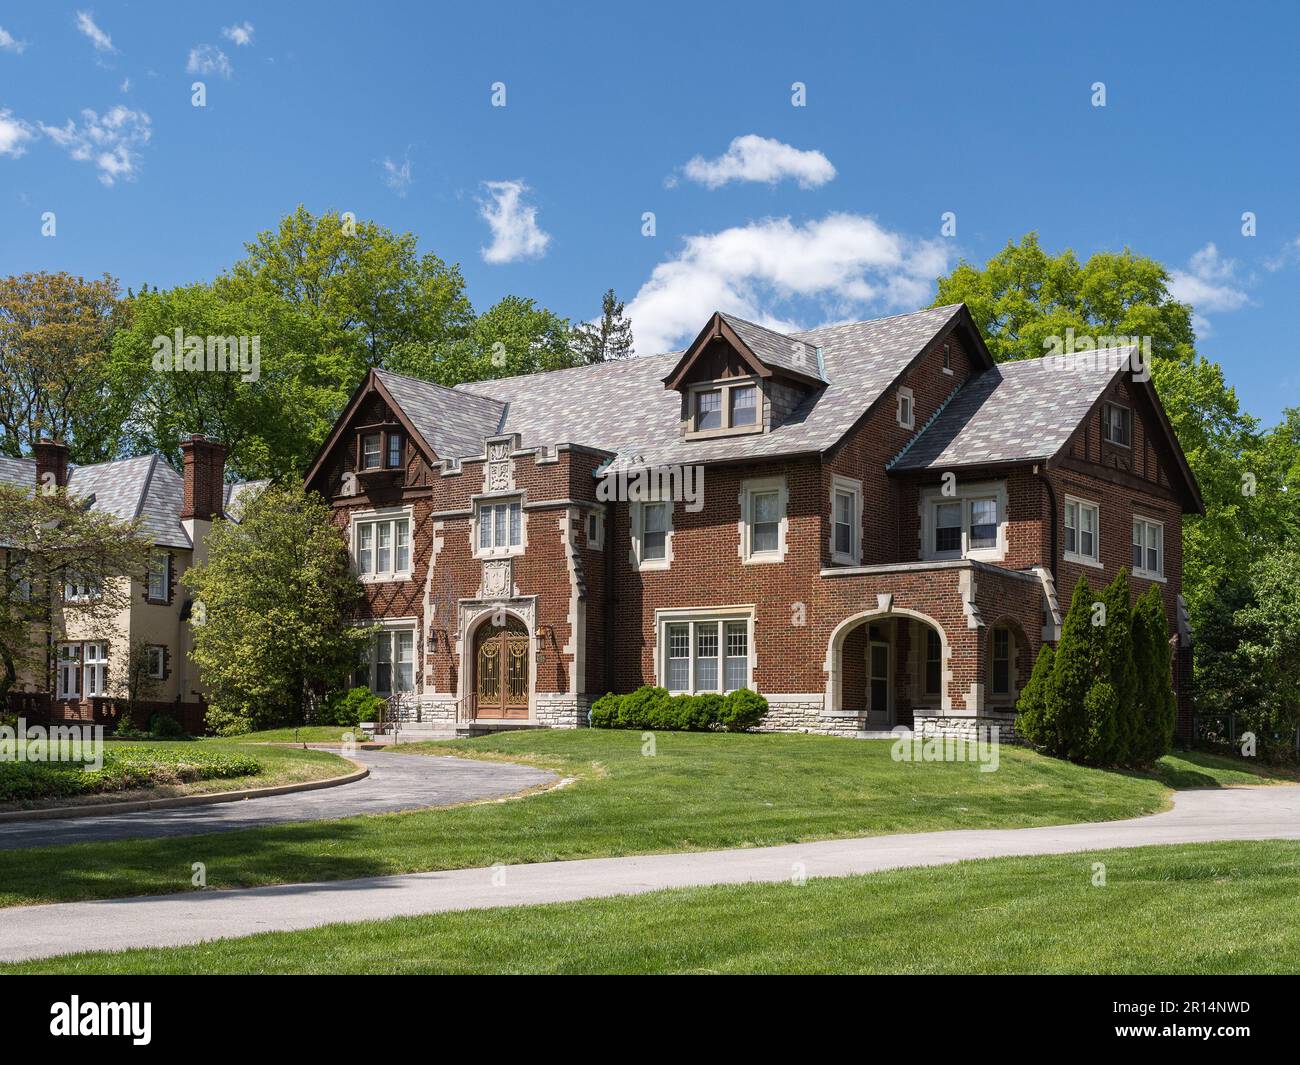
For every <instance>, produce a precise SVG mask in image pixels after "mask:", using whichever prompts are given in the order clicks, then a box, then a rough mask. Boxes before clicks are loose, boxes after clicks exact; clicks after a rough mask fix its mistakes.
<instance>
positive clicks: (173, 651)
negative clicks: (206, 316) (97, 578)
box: [0, 436, 265, 731]
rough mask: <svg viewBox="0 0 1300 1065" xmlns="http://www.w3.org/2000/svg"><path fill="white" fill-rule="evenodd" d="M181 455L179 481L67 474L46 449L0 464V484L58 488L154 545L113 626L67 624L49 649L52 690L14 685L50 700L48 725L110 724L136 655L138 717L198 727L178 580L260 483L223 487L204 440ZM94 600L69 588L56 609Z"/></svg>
mask: <svg viewBox="0 0 1300 1065" xmlns="http://www.w3.org/2000/svg"><path fill="white" fill-rule="evenodd" d="M181 450H182V452H183V456H184V470H183V472H182V473H177V472H176V471H175V470H174V469H172V468H171V467H170V466H169V465H167V463H166V462H165V461H164V460H163V459H162V458H160V457H159V456H157V455H145V456H142V457H140V458H130V459H118V460H115V461H113V462H103V463H98V464H96V465H93V466H70V465H69V463H68V449H67V447H66V446H65V445H64V444H62V443H59V442H53V441H41V442H40V443H39V444H37V446H36V448H35V454H34V455H33V456H32V457H31V458H21V459H13V458H5V459H0V481H4V482H7V483H9V484H16V485H32V486H35V485H40V484H50V483H54V484H57V485H60V486H63V487H66V488H67V489H68V491H69V492H70V493H71V494H72V495H73V496H75V497H77V498H79V499H82V500H85V501H87V502H89V504H90V506H91V507H92V508H93V509H95V510H99V511H106V512H108V513H109V514H112V515H113V516H114V517H117V518H121V519H123V520H131V519H136V518H138V519H140V522H141V527H142V530H143V532H144V534H145V535H146V536H147V537H148V538H149V540H150V542H151V543H152V544H153V550H152V552H151V554H150V565H149V572H148V575H147V576H146V577H145V578H144V579H131V589H130V592H131V594H130V605H129V606H128V607H127V608H125V609H123V610H122V611H121V612H120V613H119V615H118V616H117V617H116V619H114V620H112V621H107V622H105V621H99V622H94V623H91V622H89V621H88V620H85V619H83V618H78V617H75V616H74V617H73V618H71V619H70V620H69V622H68V624H67V631H66V632H65V633H63V634H61V638H59V639H57V640H55V641H54V642H53V646H52V647H51V648H50V654H51V655H52V657H53V662H54V671H53V673H54V684H53V689H54V690H53V691H50V692H48V693H46V692H45V689H46V688H47V687H48V686H49V685H48V684H47V681H46V679H45V676H40V677H37V676H30V675H29V676H26V677H20V680H19V683H18V684H17V685H16V686H15V690H16V691H21V692H30V693H38V694H39V696H40V702H41V703H44V702H45V700H46V698H47V697H48V699H49V703H50V711H51V714H52V716H55V717H59V718H64V719H82V720H89V719H92V718H93V719H96V720H99V719H101V718H104V717H110V718H111V717H114V716H115V715H116V709H115V705H114V703H113V702H112V700H115V699H116V700H121V699H124V698H125V696H126V690H125V679H126V675H127V663H128V658H129V655H130V651H131V648H132V647H133V646H137V645H139V649H140V651H141V652H142V653H143V656H144V661H145V664H146V671H147V673H148V676H149V678H150V681H149V688H150V689H151V690H150V691H149V692H148V693H147V695H146V696H145V699H146V700H147V702H146V703H145V704H144V705H143V706H142V707H141V710H142V711H147V712H148V713H152V712H154V711H156V710H166V711H167V712H170V713H172V714H173V716H176V717H177V719H178V720H179V721H180V723H181V724H182V725H184V726H185V728H186V730H187V731H197V730H198V729H199V728H201V726H202V716H203V710H204V703H203V688H202V685H201V684H200V682H199V678H198V676H197V673H196V669H195V666H194V664H193V662H191V660H190V657H189V653H190V649H191V647H192V633H191V630H190V610H191V606H192V604H191V600H190V596H189V594H188V592H187V591H186V589H185V587H184V586H183V585H181V583H180V578H181V576H182V575H183V574H184V573H185V571H186V570H187V569H189V568H190V567H191V566H193V565H197V564H199V563H202V562H203V561H204V559H205V558H206V555H207V549H206V540H207V535H208V531H209V530H210V529H211V528H212V521H213V519H214V518H218V517H228V518H231V519H232V520H237V515H238V512H239V508H240V504H241V501H242V500H244V499H246V498H247V496H248V493H249V492H250V491H252V490H256V488H258V487H260V486H261V485H263V484H265V482H248V483H243V484H227V483H226V482H225V455H226V449H225V446H224V445H222V444H219V443H216V442H215V441H212V440H208V439H207V438H206V437H203V436H192V437H190V439H189V440H187V441H185V442H184V443H183V444H182V445H181ZM122 579H123V580H127V579H128V578H126V577H123V578H122ZM94 594H95V589H94V588H85V587H79V586H77V585H76V584H75V582H72V583H68V584H66V585H65V587H64V588H63V590H62V596H63V600H64V601H68V600H71V599H75V598H77V597H80V596H86V595H94ZM18 701H20V702H21V701H22V699H21V696H19V697H18ZM33 705H35V704H34V703H33ZM140 716H144V715H140ZM138 723H140V724H143V722H138Z"/></svg>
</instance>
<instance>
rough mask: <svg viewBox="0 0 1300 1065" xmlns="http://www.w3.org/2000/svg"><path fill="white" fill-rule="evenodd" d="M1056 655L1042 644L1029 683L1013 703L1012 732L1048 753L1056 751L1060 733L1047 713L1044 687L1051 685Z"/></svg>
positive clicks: (1050, 647)
mask: <svg viewBox="0 0 1300 1065" xmlns="http://www.w3.org/2000/svg"><path fill="white" fill-rule="evenodd" d="M1055 658H1056V652H1055V651H1053V650H1052V645H1051V644H1050V643H1044V644H1043V646H1042V647H1041V648H1040V649H1039V652H1038V657H1037V658H1036V659H1035V660H1034V670H1033V672H1032V673H1030V675H1029V682H1028V683H1027V684H1026V685H1025V689H1024V691H1022V692H1021V693H1020V700H1019V701H1018V702H1017V703H1016V711H1017V714H1016V731H1017V732H1019V733H1020V735H1021V736H1022V737H1023V738H1024V739H1026V740H1028V741H1029V742H1030V743H1032V744H1033V745H1034V746H1035V747H1040V748H1042V749H1043V750H1045V751H1047V752H1048V753H1049V754H1055V753H1057V751H1058V750H1059V748H1060V733H1059V732H1058V731H1057V728H1056V722H1055V720H1054V719H1053V718H1052V716H1051V715H1050V714H1049V713H1048V711H1047V687H1048V685H1049V684H1051V682H1052V662H1053V661H1054V659H1055Z"/></svg>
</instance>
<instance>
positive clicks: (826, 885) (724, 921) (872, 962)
mask: <svg viewBox="0 0 1300 1065" xmlns="http://www.w3.org/2000/svg"><path fill="white" fill-rule="evenodd" d="M1094 862H1104V863H1105V880H1106V883H1105V886H1103V887H1098V886H1094V884H1093V880H1094V876H1095V871H1094V866H1093V863H1094ZM1297 894H1300V843H1296V842H1293V841H1288V842H1262V843H1214V844H1197V845H1184V846H1177V847H1147V848H1142V849H1138V850H1121V851H1102V852H1096V853H1091V854H1072V855H1061V856H1056V857H1050V858H999V859H993V860H989V861H980V862H964V863H962V864H960V865H952V866H940V867H936V868H929V869H905V870H898V871H895V872H889V873H876V874H873V875H870V876H860V877H844V878H836V879H826V880H810V881H808V882H807V883H806V884H804V885H802V886H796V885H794V884H773V885H767V884H748V885H741V886H727V887H715V888H693V889H687V890H677V891H666V892H658V893H655V894H652V895H641V896H633V897H622V898H611V899H597V900H591V901H586V902H576V903H564V904H560V905H552V906H529V907H514V908H510V909H496V910H478V911H469V912H465V913H451V914H437V915H432V916H427V917H403V918H394V919H390V920H386V921H374V922H366V923H361V924H338V925H329V926H326V927H323V928H315V929H309V930H307V931H302V932H273V933H267V934H263V935H258V936H249V937H246V938H240V939H230V940H221V941H217V942H212V943H206V944H203V945H200V946H196V947H178V948H169V949H164V950H132V951H126V952H123V953H117V954H81V955H75V956H70V957H65V958H54V959H48V960H44V961H39V962H31V963H27V964H23V965H15V966H0V973H10V972H12V973H63V974H78V975H81V974H126V973H165V974H184V973H700V972H705V973H846V972H850V973H1296V972H1300V917H1297V914H1296V909H1295V899H1296V896H1297Z"/></svg>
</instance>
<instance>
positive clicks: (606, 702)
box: [591, 692, 623, 728]
mask: <svg viewBox="0 0 1300 1065" xmlns="http://www.w3.org/2000/svg"><path fill="white" fill-rule="evenodd" d="M622 702H623V696H621V695H615V694H614V693H613V692H606V693H605V694H604V695H602V696H601V697H600V698H599V699H597V700H596V701H595V702H594V703H592V704H591V727H592V728H616V727H617V726H618V710H619V706H620V705H621V704H622Z"/></svg>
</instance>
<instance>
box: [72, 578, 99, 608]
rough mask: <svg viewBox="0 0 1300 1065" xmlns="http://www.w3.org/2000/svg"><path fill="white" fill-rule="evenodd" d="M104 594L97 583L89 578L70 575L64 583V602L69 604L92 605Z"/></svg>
mask: <svg viewBox="0 0 1300 1065" xmlns="http://www.w3.org/2000/svg"><path fill="white" fill-rule="evenodd" d="M103 594H104V589H103V588H101V587H100V586H99V585H98V584H97V583H95V581H93V580H92V579H91V578H89V577H82V576H80V575H77V574H69V575H68V576H66V577H65V578H64V581H63V600H64V602H67V603H90V602H94V601H95V600H96V599H98V598H99V597H100V596H101V595H103Z"/></svg>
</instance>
